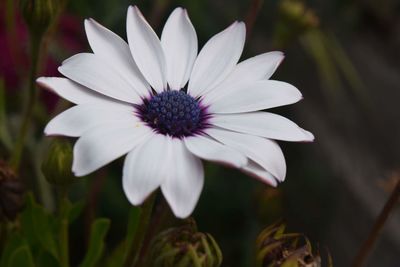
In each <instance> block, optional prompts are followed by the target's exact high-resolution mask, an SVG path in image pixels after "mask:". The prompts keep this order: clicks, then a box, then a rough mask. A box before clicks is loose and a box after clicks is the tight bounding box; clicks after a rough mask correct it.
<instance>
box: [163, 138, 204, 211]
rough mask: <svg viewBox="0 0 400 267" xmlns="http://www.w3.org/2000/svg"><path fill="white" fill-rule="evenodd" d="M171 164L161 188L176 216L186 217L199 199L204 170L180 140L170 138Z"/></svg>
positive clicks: (198, 160)
mask: <svg viewBox="0 0 400 267" xmlns="http://www.w3.org/2000/svg"><path fill="white" fill-rule="evenodd" d="M172 155H174V160H173V162H172V163H173V164H172V165H171V166H170V168H169V170H168V172H166V179H165V180H164V181H163V183H162V184H161V190H162V192H163V194H164V196H165V198H166V200H167V202H168V203H169V205H170V206H171V209H172V211H173V212H174V214H175V216H176V217H178V218H186V217H188V216H189V215H190V214H191V213H192V212H193V210H194V207H195V206H196V204H197V201H198V200H199V197H200V193H201V191H202V189H203V184H204V170H203V166H202V163H201V161H200V159H198V158H197V157H195V156H194V155H193V154H192V153H190V152H189V150H187V149H186V147H185V145H184V144H183V142H182V141H181V140H178V139H173V140H172Z"/></svg>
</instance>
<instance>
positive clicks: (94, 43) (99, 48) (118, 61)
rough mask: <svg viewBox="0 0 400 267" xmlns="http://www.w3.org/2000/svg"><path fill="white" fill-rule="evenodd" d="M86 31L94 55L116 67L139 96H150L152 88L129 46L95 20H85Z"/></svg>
mask: <svg viewBox="0 0 400 267" xmlns="http://www.w3.org/2000/svg"><path fill="white" fill-rule="evenodd" d="M85 30H86V35H87V38H88V41H89V44H90V47H91V48H92V50H93V53H94V54H95V55H97V56H99V57H101V58H102V59H104V60H105V61H106V62H108V63H109V64H110V65H112V66H113V67H115V69H116V70H117V71H118V72H119V73H120V74H121V76H123V77H124V78H125V79H126V80H127V81H128V82H129V83H130V84H131V85H132V88H133V89H134V90H136V92H137V93H138V94H139V95H141V96H143V97H146V96H148V95H149V93H150V86H149V84H148V83H147V81H146V79H145V78H144V77H143V75H142V73H141V72H140V71H139V69H138V67H137V66H136V63H135V61H134V60H133V58H132V55H131V52H130V51H129V46H128V44H127V43H126V42H125V41H124V40H123V39H122V38H121V37H119V36H118V35H116V34H115V33H113V32H112V31H110V30H108V29H107V28H105V27H103V26H102V25H100V24H99V23H97V22H96V21H95V20H93V19H87V20H85Z"/></svg>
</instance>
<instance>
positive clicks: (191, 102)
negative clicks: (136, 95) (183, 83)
mask: <svg viewBox="0 0 400 267" xmlns="http://www.w3.org/2000/svg"><path fill="white" fill-rule="evenodd" d="M137 109H138V114H139V117H140V118H141V119H142V120H143V121H144V122H146V123H147V124H148V125H149V126H150V127H152V128H153V129H154V130H156V131H157V132H159V133H162V134H165V135H170V136H174V137H179V138H181V137H184V136H190V135H193V134H195V133H197V132H199V131H201V130H202V129H204V128H205V127H206V125H207V123H206V119H207V114H206V111H205V108H203V107H201V105H200V103H199V101H198V100H196V99H194V98H193V97H191V96H190V95H188V94H186V93H185V92H184V91H164V92H162V93H160V94H156V95H153V96H152V97H151V98H150V99H145V100H144V101H143V104H142V105H140V106H138V107H137Z"/></svg>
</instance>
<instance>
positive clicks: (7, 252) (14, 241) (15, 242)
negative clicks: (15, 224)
mask: <svg viewBox="0 0 400 267" xmlns="http://www.w3.org/2000/svg"><path fill="white" fill-rule="evenodd" d="M27 244H28V243H27V242H26V240H25V239H23V238H22V237H21V236H20V234H18V233H12V234H11V235H10V236H9V237H8V239H7V243H6V245H5V247H4V249H3V253H2V254H1V259H0V266H1V267H7V266H8V264H7V263H8V261H9V259H10V257H11V255H12V254H13V252H14V251H16V250H17V249H18V248H20V247H22V246H27Z"/></svg>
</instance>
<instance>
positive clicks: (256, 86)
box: [38, 7, 314, 218]
mask: <svg viewBox="0 0 400 267" xmlns="http://www.w3.org/2000/svg"><path fill="white" fill-rule="evenodd" d="M85 29H86V34H87V38H88V40H89V44H90V46H91V48H92V50H93V53H81V54H77V55H74V56H72V57H71V58H69V59H67V60H65V61H64V62H63V63H62V65H61V66H60V67H59V69H58V70H59V71H60V72H61V73H62V74H63V75H64V76H65V77H66V78H56V77H49V78H46V77H41V78H39V79H38V83H39V84H40V85H42V86H44V87H45V88H48V89H50V90H52V91H54V92H55V93H57V94H58V95H60V96H61V97H62V98H64V99H66V100H68V101H70V102H72V103H74V104H76V106H74V107H72V108H70V109H68V110H66V111H64V112H63V113H61V114H59V115H58V116H57V117H55V118H54V119H53V120H51V121H50V122H49V124H48V125H47V127H46V129H45V133H46V135H63V136H71V137H79V139H78V141H77V142H76V144H75V146H74V161H73V166H72V171H73V172H74V174H75V175H76V176H84V175H87V174H89V173H91V172H93V171H95V170H97V169H99V168H100V167H102V166H104V165H106V164H108V163H110V162H111V161H113V160H115V159H117V158H119V157H121V156H123V155H125V154H127V156H126V158H125V163H124V167H123V188H124V191H125V194H126V196H127V197H128V199H129V201H130V202H131V203H132V204H133V205H139V204H141V203H142V202H143V201H144V200H145V199H146V197H148V196H149V194H150V193H151V192H153V191H154V190H156V189H157V188H158V187H161V190H162V192H163V194H164V196H165V198H166V199H167V201H168V203H169V205H170V206H171V208H172V210H173V212H174V214H175V215H176V216H177V217H181V218H184V217H187V216H189V215H190V214H191V213H192V211H193V209H194V207H195V205H196V203H197V201H198V199H199V196H200V192H201V190H202V187H203V183H204V171H203V166H202V162H201V159H203V160H210V161H214V162H220V163H223V164H226V165H230V166H233V167H236V168H239V169H240V170H242V171H244V172H246V173H248V174H250V175H252V176H255V177H257V178H259V179H260V180H262V181H263V182H265V183H268V184H270V185H272V186H276V185H277V182H281V181H283V180H284V179H285V175H286V164H285V159H284V156H283V153H282V151H281V149H280V148H279V146H278V144H277V143H276V142H275V141H273V140H272V139H276V140H285V141H312V140H313V139H314V137H313V135H312V134H311V133H310V132H307V131H305V130H303V129H301V128H300V127H299V126H297V125H296V124H295V123H293V122H291V121H290V120H288V119H286V118H284V117H281V116H279V115H275V114H272V113H268V112H264V111H261V110H263V109H268V108H273V107H278V106H282V105H288V104H292V103H295V102H297V101H299V100H300V99H301V98H302V96H301V93H300V92H299V91H298V90H297V89H296V88H295V87H294V86H292V85H290V84H288V83H285V82H280V81H274V80H270V79H269V78H270V77H271V76H272V74H273V73H274V71H275V69H276V68H277V67H278V65H279V64H280V62H281V61H282V60H283V57H284V56H283V54H282V53H281V52H270V53H265V54H261V55H258V56H256V57H253V58H250V59H247V60H245V61H243V62H241V63H239V64H238V61H239V58H240V56H241V53H242V50H243V46H244V42H245V25H244V23H243V22H234V23H233V24H232V25H231V26H229V27H228V28H227V29H225V30H224V31H222V32H220V33H218V34H216V35H215V36H214V37H212V38H211V39H210V40H209V41H208V42H207V43H206V44H205V45H204V47H203V49H201V51H200V53H199V54H197V36H196V32H195V30H194V28H193V25H192V24H191V22H190V20H189V17H188V15H187V12H186V10H185V9H182V8H177V9H175V10H174V11H173V12H172V14H171V15H170V17H169V19H168V21H167V22H166V24H165V27H164V29H163V32H162V35H161V40H160V39H159V38H158V37H157V35H156V34H155V33H154V31H153V30H152V28H151V27H150V25H149V24H148V23H147V22H146V20H145V18H144V17H143V15H142V14H141V13H140V11H139V9H138V8H137V7H129V9H128V15H127V35H128V42H129V45H128V44H127V43H126V42H125V41H124V40H123V39H121V38H120V37H119V36H117V35H116V34H114V33H113V32H111V31H109V30H108V29H106V28H104V27H103V26H101V25H100V24H98V23H97V22H95V21H94V20H93V19H89V20H86V21H85ZM186 84H187V86H186Z"/></svg>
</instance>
